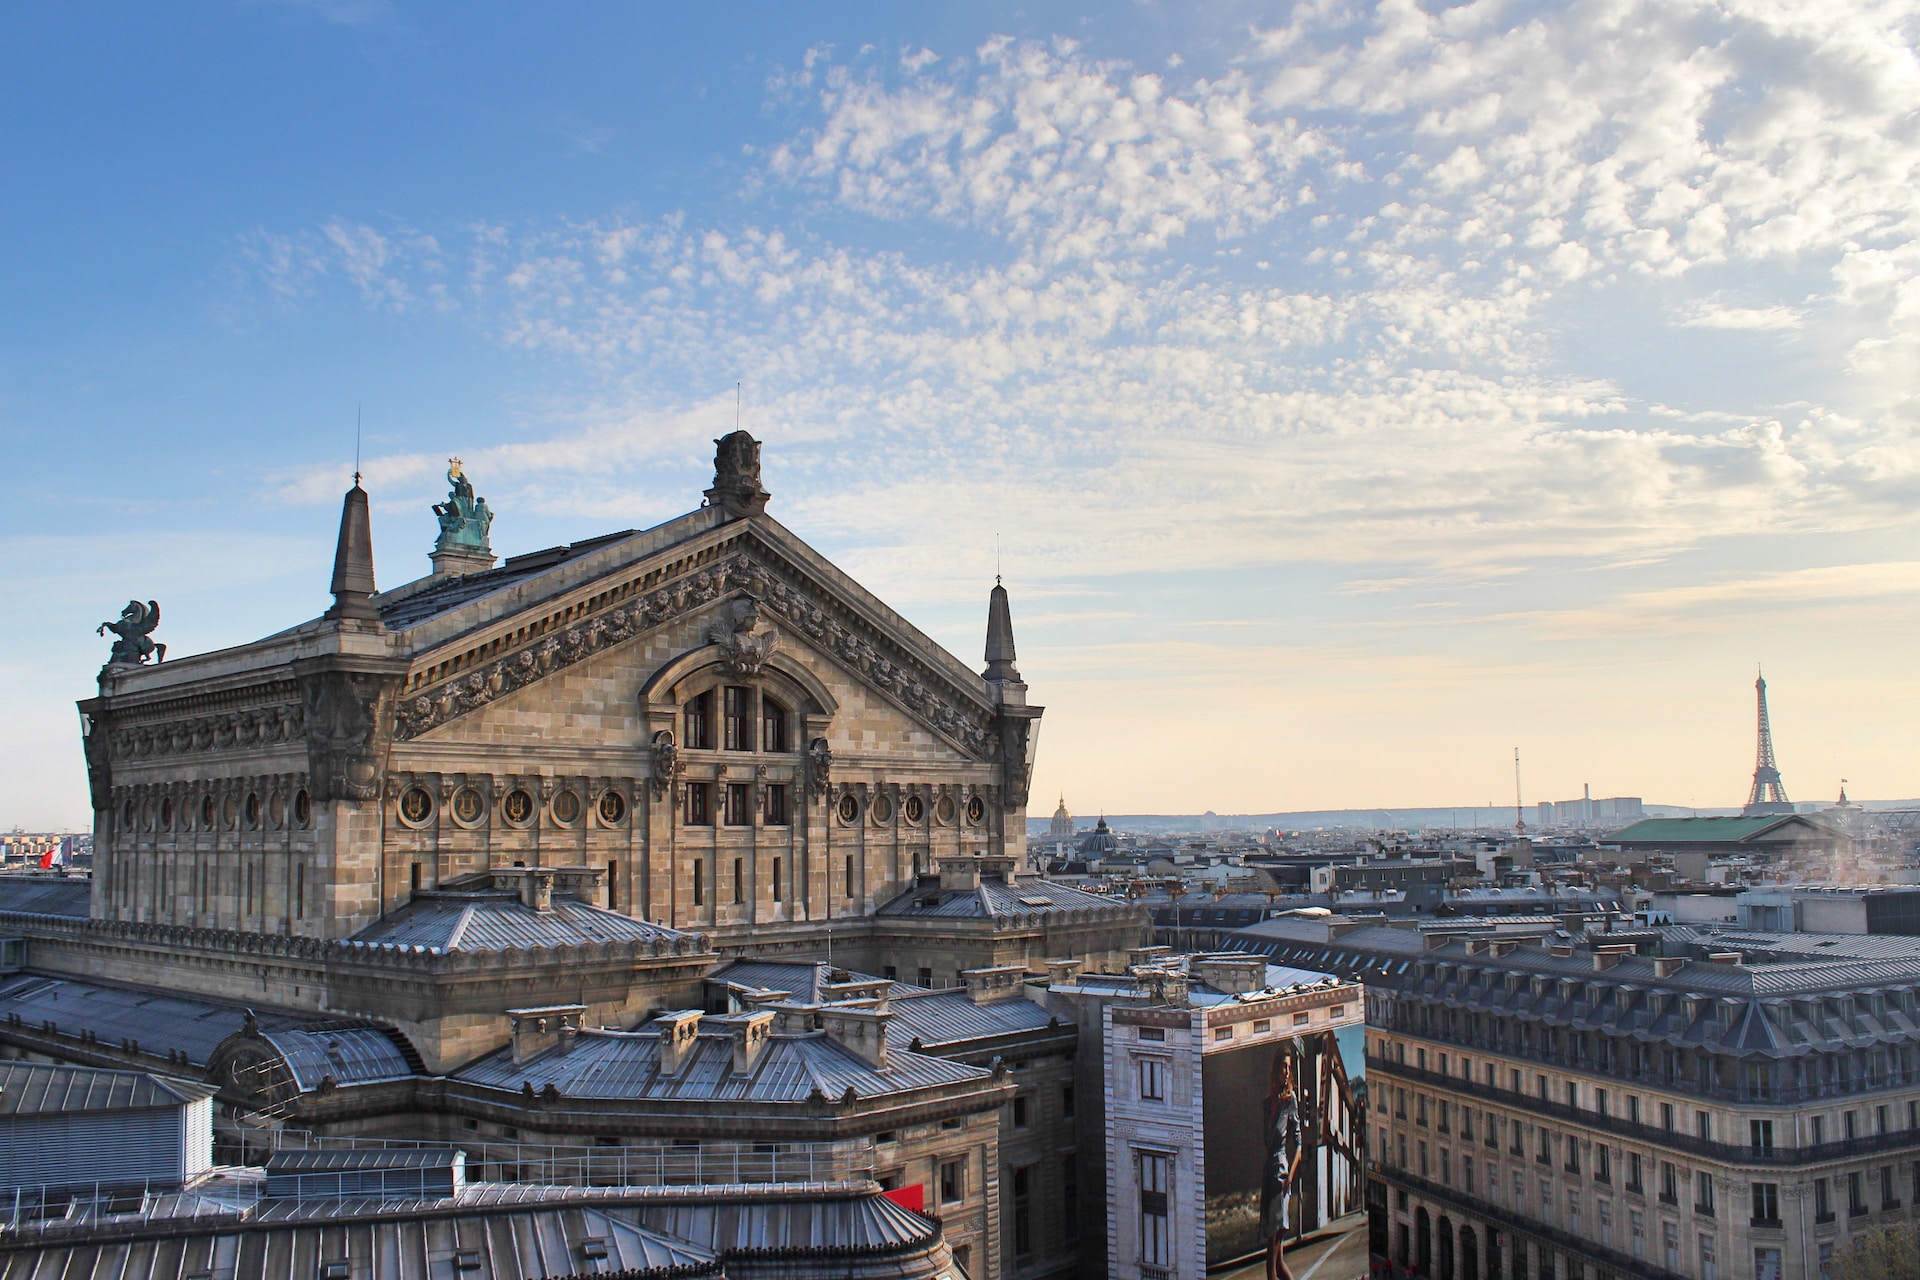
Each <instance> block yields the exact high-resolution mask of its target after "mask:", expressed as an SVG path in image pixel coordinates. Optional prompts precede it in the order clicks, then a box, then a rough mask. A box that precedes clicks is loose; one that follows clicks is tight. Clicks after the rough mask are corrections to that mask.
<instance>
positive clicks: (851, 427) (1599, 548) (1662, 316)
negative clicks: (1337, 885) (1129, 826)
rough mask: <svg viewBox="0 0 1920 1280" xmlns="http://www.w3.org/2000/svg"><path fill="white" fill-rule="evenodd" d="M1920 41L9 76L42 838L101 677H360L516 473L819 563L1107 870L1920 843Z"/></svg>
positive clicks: (455, 31) (11, 409) (1401, 16)
mask: <svg viewBox="0 0 1920 1280" xmlns="http://www.w3.org/2000/svg"><path fill="white" fill-rule="evenodd" d="M1917 15H1920V10H1917V9H1916V6H1915V4H1913V3H1876V2H1875V0H1820V2H1819V3H1813V2H1811V0H1809V2H1807V3H1795V2H1794V0H1726V2H1724V3H1719V4H1704V3H1702V4H1695V3H1685V2H1683V0H1667V2H1665V3H1651V4H1649V3H1638V2H1637V0H1595V2H1592V3H1587V2H1576V3H1569V4H1563V5H1554V6H1545V5H1532V4H1514V3H1493V2H1491V0H1482V2H1478V3H1470V4H1462V5H1457V6H1452V7H1447V6H1443V5H1440V4H1432V3H1429V4H1426V5H1419V4H1415V3H1411V2H1410V0H1382V2H1381V3H1376V4H1365V3H1357V2H1356V3H1336V2H1332V0H1329V2H1326V3H1303V4H1298V5H1286V4H1273V5H1265V4H1253V3H1237V2H1222V3H1214V4H1209V5H1205V6H1196V5H1192V4H1188V3H1169V4H1158V3H1139V4H1135V5H1132V6H1130V7H1124V8H1123V7H1122V6H1119V5H1111V4H1099V5H1085V6H1080V7H1074V6H1068V5H1055V4H1047V3H1029V4H1025V5H1021V6H1018V7H1009V6H1004V5H997V4H990V3H986V4H983V3H967V4H953V5H946V6H936V5H915V6H902V5H895V4H839V5H832V6H824V5H823V6H795V5H788V4H768V5H758V6H756V5H747V4H739V5H707V6H635V5H624V4H622V5H594V4H578V5H568V6H560V7H554V8H546V9H542V10H540V11H539V12H538V14H537V16H529V13H528V11H525V10H522V9H519V8H517V7H516V8H508V7H504V6H502V7H493V8H490V7H485V6H473V5H460V6H441V7H436V6H428V5H415V4H410V3H405V2H404V0H393V2H392V3H386V2H383V0H322V2H318V3H310V4H294V3H268V2H264V0H263V2H258V3H234V4H219V3H203V4H195V5H189V6H164V7H160V6H141V7H133V6H129V7H127V8H125V9H121V10H112V9H100V8H80V9H74V8H68V7H55V6H9V7H8V8H7V9H6V10H5V12H4V14H0V174H4V181H3V182H0V192H3V193H0V439H3V440H4V443H5V446H6V451H7V457H8V464H9V465H8V480H9V483H8V485H7V492H8V500H7V503H6V507H5V524H4V528H3V529H0V589H3V590H4V593H5V594H4V599H5V600H6V602H7V611H6V612H7V618H8V625H7V626H6V628H5V630H4V632H3V633H0V706H4V708H5V730H6V732H5V734H4V740H0V826H9V827H10V826H11V825H13V824H14V823H16V822H18V823H22V824H25V825H27V826H29V827H35V826H47V825H65V824H83V823H85V822H86V821H87V815H86V799H85V786H84V771H83V768H82V764H81V758H80V752H79V747H78V738H77V731H76V722H75V716H74V712H73V706H72V704H73V701H74V700H75V699H76V698H79V697H83V696H86V695H87V693H88V692H89V691H90V689H91V681H92V675H93V672H94V671H95V669H96V668H97V666H98V664H99V662H100V661H101V659H102V658H103V657H104V655H105V651H106V641H104V640H99V639H96V638H95V637H94V636H93V634H92V628H93V626H94V625H95V624H96V623H98V622H99V621H100V620H101V619H103V618H106V617H110V616H113V615H114V614H115V613H116V612H117V610H118V608H119V607H120V606H121V604H123V603H124V602H125V601H126V599H127V598H128V597H129V596H134V595H138V596H139V597H140V598H142V599H146V598H148V597H150V596H151V597H157V598H159V599H160V601H161V604H162V608H163V611H164V623H163V626H162V627H161V630H160V632H159V633H158V638H160V639H164V640H166V641H167V642H168V643H169V645H170V646H171V648H172V651H173V652H174V653H176V654H182V653H189V652H195V651H201V650H205V649H209V648H216V647H220V646H223V645H228V644H234V643H239V642H243V641H246V640H248V639H252V638H255V637H257V636H259V635H262V634H266V633H268V632H271V631H273V630H277V629H279V628H281V627H283V626H286V625H290V624H292V623H294V622H297V621H299V620H301V619H304V618H307V617H311V616H312V615H314V614H315V613H317V612H319V610H320V609H321V608H323V607H324V605H325V604H326V599H327V598H326V594H325V586H326V581H327V568H328V559H329V556H330V554H331V549H332V531H333V526H334V523H335V522H336V520H337V518H338V502H339V494H340V492H341V490H342V489H343V488H344V487H345V485H346V483H347V480H348V477H349V474H350V473H351V471H352V466H353V451H354V422H355V415H356V411H358V412H360V413H361V414H362V415H363V419H364V424H365V428H364V429H365V438H364V445H363V449H364V459H365V460H364V463H363V466H364V469H365V471H366V474H367V477H368V487H369V488H370V490H371V491H372V493H373V495H374V536H375V545H376V552H377V558H378V568H379V575H380V580H381V582H382V583H383V584H388V585H392V584H397V583H399V582H402V581H405V580H407V579H409V578H411V577H414V576H416V575H417V574H419V573H422V572H424V571H425V570H426V568H427V562H426V553H427V550H428V548H429V546H430V544H431V542H432V538H433V535H434V532H435V524H434V520H433V516H432V514H431V513H430V511H429V510H428V507H429V505H430V504H431V503H432V502H433V501H435V500H436V498H437V497H438V496H439V495H440V493H441V492H442V491H443V488H444V485H443V482H442V480H441V472H442V470H443V469H444V467H445V461H446V458H447V456H448V455H449V454H455V453H457V454H459V455H460V456H461V457H462V458H463V459H464V460H465V462H466V465H467V469H468V471H469V473H470V474H471V475H472V476H473V477H474V480H475V482H476V484H477V486H478V488H479V490H480V492H481V493H483V494H484V495H485V496H486V497H487V498H488V499H489V501H490V502H491V503H492V505H493V506H494V507H495V508H496V510H497V511H498V512H499V516H498V519H497V521H496V522H495V525H494V538H495V546H496V549H497V550H499V551H501V552H503V553H505V554H513V553H516V552H521V551H527V550H532V549H536V548H539V547H542V546H547V545H551V544H553V543H556V542H565V541H570V540H573V539H576V538H582V537H588V536H592V535H595V534H599V533H603V532H607V531H610V530H614V529H619V528H625V527H629V526H644V525H647V524H651V523H654V522H657V521H659V520H662V519H665V518H668V517H671V516H673V515H675V514H677V513H679V512H681V511H683V510H686V509H687V508H689V507H691V506H693V505H696V504H697V502H698V500H699V499H698V495H699V491H700V490H701V489H702V488H703V487H705V483H706V478H707V475H708V472H709V468H710V465H711V463H710V460H711V454H712V444H711V441H712V439H713V437H715V436H717V435H719V434H721V433H722V432H723V431H725V430H727V429H729V428H731V426H732V424H733V418H734V412H735V411H734V398H735V392H734V388H735V384H736V383H739V384H741V387H742V389H743V390H742V399H743V402H744V419H745V422H746V425H747V426H748V427H749V428H750V429H751V430H753V431H754V432H755V434H757V435H759V436H760V437H761V438H762V439H764V440H765V441H766V455H765V470H766V479H767V483H768V487H769V488H771V489H772V490H773V491H774V493H775V497H774V503H773V507H772V510H773V512H774V513H775V514H776V515H777V516H778V518H779V519H781V520H782V521H783V522H784V523H785V524H786V525H787V526H788V527H789V528H791V529H793V530H794V531H795V532H797V533H798V534H799V535H800V536H802V537H804V538H806V539H807V540H808V541H810V542H811V543H812V544H813V545H815V546H816V547H818V548H820V549H821V550H822V551H824V552H826V553H827V554H828V555H830V556H832V557H833V558H835V559H836V560H837V561H838V562H840V563H841V564H842V565H844V566H845V567H847V568H848V569H849V570H850V571H851V572H853V573H854V574H855V576H857V577H859V578H860V579H861V580H862V581H863V582H865V583H866V584H867V585H868V586H869V587H871V588H872V589H873V590H874V591H876V592H877V593H878V594H879V595H881V596H882V597H883V598H885V599H887V600H888V601H889V602H890V603H892V604H894V605H895V606H897V607H899V608H900V609H902V610H903V611H904V612H905V613H906V614H908V616H910V617H912V618H914V619H915V620H916V621H918V622H919V623H920V624H921V625H922V626H923V627H924V628H925V629H926V630H928V631H929V632H931V633H932V634H933V635H934V636H935V637H936V638H938V639H940V640H941V641H943V642H944V643H946V644H947V645H948V646H949V647H950V648H951V649H953V650H954V651H955V652H956V653H958V654H959V655H960V656H961V657H962V658H964V659H966V660H968V661H969V662H974V661H977V660H978V659H979V657H980V652H979V651H980V647H981V642H982V634H983V629H984V623H985V616H986V593H987V589H988V588H989V587H990V586H991V584H992V580H993V574H994V572H995V570H996V567H1000V568H1001V569H1002V571H1003V572H1004V574H1005V577H1006V581H1007V585H1008V587H1009V589H1010V590H1011V591H1012V592H1013V601H1014V619H1015V624H1016V630H1017V635H1018V638H1019V643H1020V655H1021V666H1022V669H1023V671H1024V673H1025V675H1026V676H1027V678H1028V680H1029V682H1030V683H1031V685H1032V692H1033V697H1034V699H1035V700H1036V701H1039V702H1042V703H1044V704H1045V705H1046V706H1047V707H1048V712H1047V716H1046V721H1045V727H1044V731H1043V734H1042V739H1041V756H1040V768H1039V773H1038V778H1037V786H1038V789H1039V791H1040V792H1041V793H1043V795H1044V797H1045V799H1046V800H1047V802H1048V804H1049V806H1050V804H1051V800H1052V797H1053V795H1054V794H1055V793H1057V792H1062V791H1064V792H1065V794H1066V796H1067V799H1068V802H1069V804H1070V805H1072V806H1073V807H1074V808H1075V809H1076V810H1077V811H1082V812H1088V811H1095V810H1098V809H1101V808H1106V809H1110V810H1116V811H1125V812H1142V811H1197V810H1201V809H1208V808H1211V809H1215V810H1218V811H1221V812H1234V811H1242V812H1244V811H1268V810H1279V809H1292V808H1310V807H1311V808H1319V807H1335V806H1356V807H1364V806H1379V805H1415V804H1422V805H1461V806H1468V805H1476V804H1478V805H1484V804H1486V803H1488V802H1489V801H1493V802H1497V803H1502V804H1505V803H1510V802H1511V797H1512V788H1513V778H1512V751H1513V749H1514V747H1515V746H1518V747H1520V748H1521V750H1522V751H1523V753H1524V755H1525V759H1526V773H1527V794H1528V799H1529V800H1533V799H1549V798H1565V797H1568V796H1573V795H1577V794H1579V792H1580V788H1581V786H1582V785H1583V784H1586V783H1591V784H1592V786H1593V788H1594V793H1595V794H1596V795H1614V794H1637V795H1643V796H1645V797H1647V798H1648V799H1649V800H1655V801H1663V802H1668V803H1678V804H1689V803H1691V804H1696V805H1701V806H1710V805H1727V804H1737V803H1739V802H1740V801H1741V800H1743V799H1744V795H1745V789H1746V786H1747V781H1748V778H1749V776H1750V773H1751V770H1752V736H1753V728H1752V681H1753V676H1754V669H1755V665H1756V663H1764V664H1765V668H1766V671H1767V675H1768V679H1769V683H1770V686H1771V690H1770V692H1771V695H1772V700H1773V710H1774V727H1775V731H1776V737H1777V739H1778V742H1779V749H1780V759H1781V767H1782V770H1783V772H1784V773H1785V776H1786V779H1787V784H1788V789H1789V792H1790V793H1791V794H1792V795H1793V796H1794V797H1795V798H1796V799H1803V800H1807V799H1828V798H1831V796H1832V795H1833V794H1834V792H1835V791H1836V790H1837V788H1838V787H1839V785H1840V780H1841V779H1842V778H1843V777H1844V778H1847V779H1850V780H1851V781H1850V783H1849V789H1850V790H1851V791H1852V792H1853V794H1854V795H1855V796H1856V797H1862V796H1864V797H1868V798H1893V797H1903V796H1914V795H1920V717H1916V714H1915V712H1916V709H1920V671H1917V670H1916V668H1917V667H1920V659H1916V657H1915V655H1914V653H1913V643H1912V638H1913V637H1914V635H1915V632H1916V624H1917V623H1920V545H1916V534H1917V533H1920V520H1916V514H1917V511H1920V501H1917V500H1920V439H1917V438H1916V426H1917V425H1920V424H1917V422H1916V418H1917V411H1920V402H1917V401H1916V398H1915V393H1916V390H1920V359H1917V357H1920V283H1916V278H1915V277H1916V271H1920V238H1917V237H1920V105H1917V104H1920V64H1917V63H1916V56H1915V43H1916V38H1917V37H1920V16H1917Z"/></svg>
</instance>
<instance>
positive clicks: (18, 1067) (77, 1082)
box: [0, 1062, 216, 1116]
mask: <svg viewBox="0 0 1920 1280" xmlns="http://www.w3.org/2000/svg"><path fill="white" fill-rule="evenodd" d="M215 1092H216V1090H214V1089H213V1088H212V1087H211V1086H209V1085H204V1084H195V1083H193V1082H192V1081H188V1080H167V1079H163V1078H162V1077H160V1076H156V1075H151V1074H149V1073H148V1072H145V1071H106V1070H101V1069H98V1068H94V1067H66V1066H56V1065H52V1064H48V1063H28V1062H15V1063H7V1064H4V1065H0V1116H45V1115H71V1114H74V1113H76V1112H81V1111H127V1110H135V1109H147V1108H153V1107H178V1106H184V1105H186V1104H187V1103H190V1102H198V1101H199V1100H200V1099H202V1098H211V1097H212V1096H213V1095H214V1093H215Z"/></svg>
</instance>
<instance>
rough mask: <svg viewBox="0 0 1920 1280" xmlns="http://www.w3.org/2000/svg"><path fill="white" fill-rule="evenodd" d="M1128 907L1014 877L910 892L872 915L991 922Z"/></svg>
mask: <svg viewBox="0 0 1920 1280" xmlns="http://www.w3.org/2000/svg"><path fill="white" fill-rule="evenodd" d="M1130 905H1131V904H1129V903H1127V902H1125V901H1124V900H1121V899H1118V898H1103V897H1101V896H1100V895H1099V894H1097V893H1088V892H1086V891H1085V890H1083V889H1075V888H1071V887H1069V886H1067V885H1063V884H1055V883H1054V882H1053V881H1051V880H1043V879H1041V878H1040V877H1038V876H1017V877H1015V880H1014V883H1012V884H1007V883H1006V882H1005V881H1001V880H987V879H985V878H982V880H981V883H980V886H979V887H978V888H975V889H941V888H938V887H935V886H932V885H928V886H924V887H921V888H915V889H910V890H908V891H907V892H906V893H903V894H901V895H900V896H899V897H897V898H895V899H894V900H893V901H891V902H889V903H887V904H885V905H884V906H882V907H881V908H880V909H879V911H877V912H876V913H875V914H876V915H882V916H918V917H923V918H938V919H949V920H968V919H971V920H991V919H995V918H999V917H1006V916H1018V915H1029V914H1034V913H1039V914H1043V915H1048V914H1062V913H1068V912H1077V911H1109V910H1112V909H1113V908H1115V907H1127V906H1130Z"/></svg>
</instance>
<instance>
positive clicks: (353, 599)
mask: <svg viewBox="0 0 1920 1280" xmlns="http://www.w3.org/2000/svg"><path fill="white" fill-rule="evenodd" d="M377 589H378V588H376V587H375V586H374V585H373V525H372V523H371V521H370V520H369V518H368V515H367V491H366V490H365V489H362V488H361V487H360V476H359V473H357V472H356V473H355V474H354V477H353V488H351V489H349V490H347V496H346V499H345V501H343V502H342V503H341V505H340V541H339V542H338V543H336V544H335V545H334V549H333V586H332V588H331V590H332V592H333V607H332V608H331V609H328V610H327V611H326V613H325V614H324V615H322V616H324V617H327V618H332V619H336V620H338V619H342V618H354V619H357V620H359V621H361V622H378V621H380V611H379V610H378V609H376V608H374V607H373V593H374V592H375V591H376V590H377Z"/></svg>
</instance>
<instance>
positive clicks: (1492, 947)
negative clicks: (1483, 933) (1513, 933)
mask: <svg viewBox="0 0 1920 1280" xmlns="http://www.w3.org/2000/svg"><path fill="white" fill-rule="evenodd" d="M1519 945H1520V944H1519V943H1517V942H1515V941H1514V940H1513V939H1512V938H1495V939H1493V940H1492V941H1491V942H1489V943H1488V944H1487V950H1488V951H1489V952H1491V953H1492V955H1493V958H1494V959H1495V960H1498V959H1500V958H1501V957H1503V956H1509V955H1512V954H1513V949H1514V948H1515V947H1517V946H1519Z"/></svg>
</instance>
